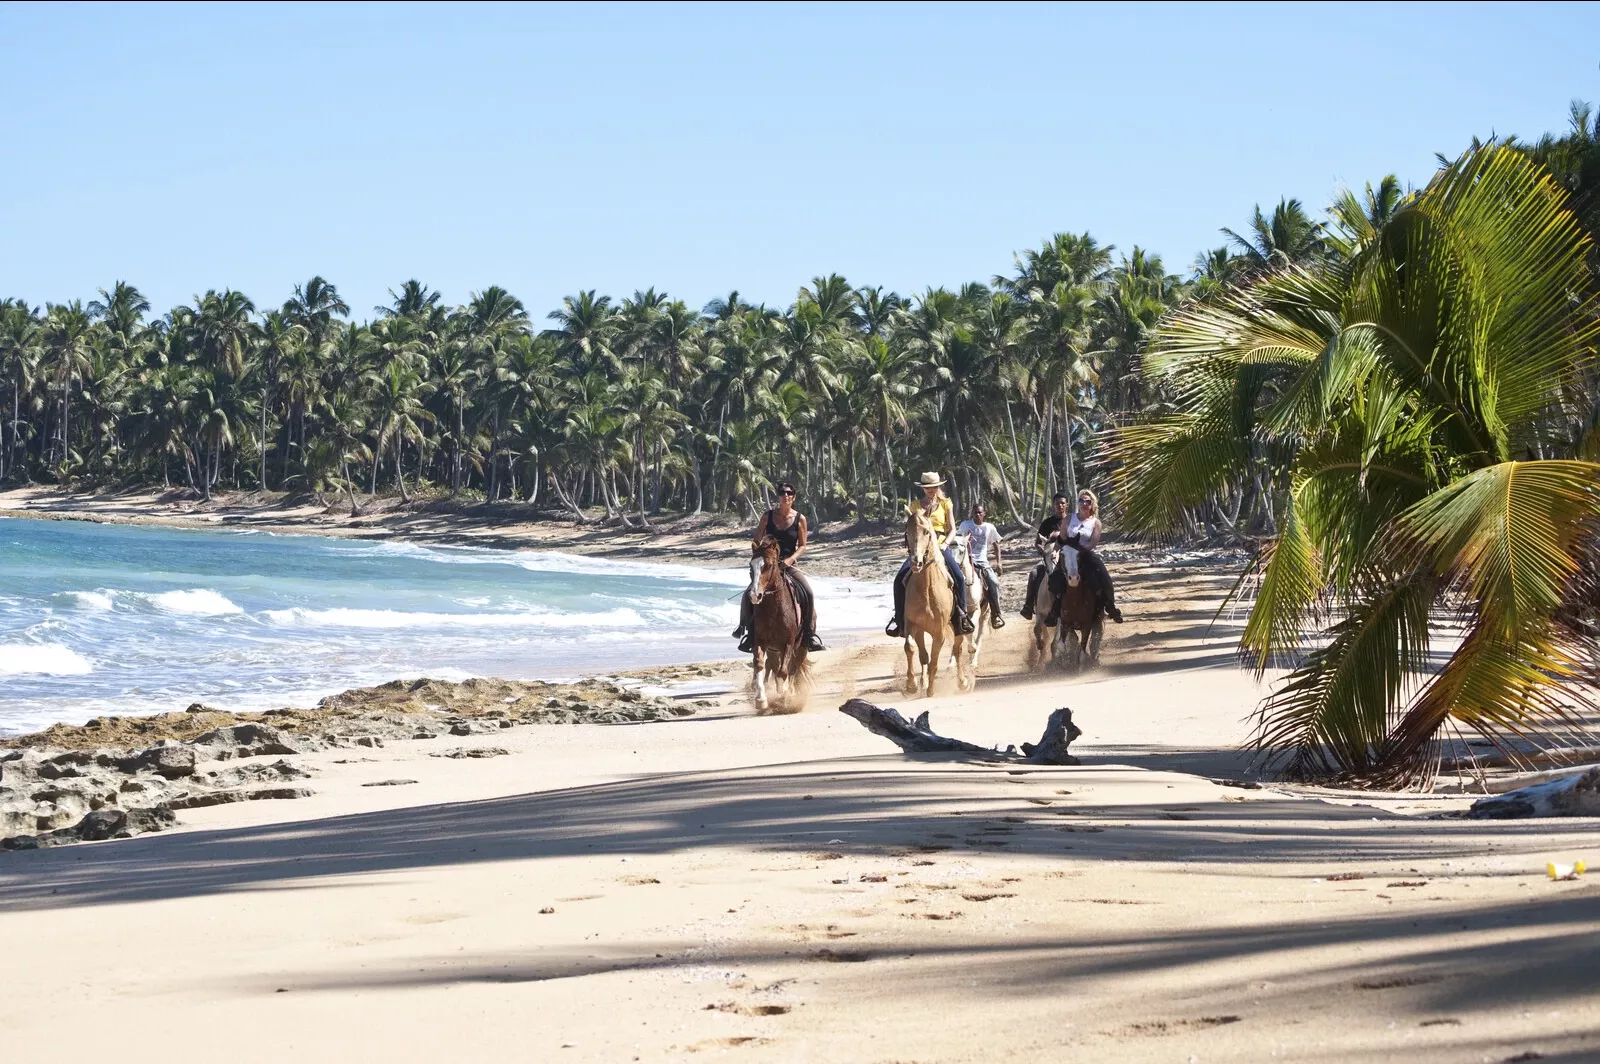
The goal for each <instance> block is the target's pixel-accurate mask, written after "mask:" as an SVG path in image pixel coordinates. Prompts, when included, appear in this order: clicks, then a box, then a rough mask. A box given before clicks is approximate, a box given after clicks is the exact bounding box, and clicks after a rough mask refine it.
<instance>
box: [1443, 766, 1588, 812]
mask: <svg viewBox="0 0 1600 1064" xmlns="http://www.w3.org/2000/svg"><path fill="white" fill-rule="evenodd" d="M1467 816H1469V817H1472V818H1474V819H1480V820H1509V819H1515V818H1520V817H1531V816H1600V765H1597V766H1596V767H1594V768H1591V769H1589V770H1588V771H1586V772H1578V773H1575V774H1573V775H1571V776H1563V777H1562V778H1560V779H1555V780H1550V781H1548V782H1545V783H1536V784H1534V785H1533V786H1531V787H1522V788H1520V789H1518V790H1515V791H1507V792H1506V793H1504V794H1496V795H1491V796H1490V797H1488V798H1479V799H1478V800H1477V801H1476V802H1473V803H1472V808H1471V809H1469V810H1467Z"/></svg>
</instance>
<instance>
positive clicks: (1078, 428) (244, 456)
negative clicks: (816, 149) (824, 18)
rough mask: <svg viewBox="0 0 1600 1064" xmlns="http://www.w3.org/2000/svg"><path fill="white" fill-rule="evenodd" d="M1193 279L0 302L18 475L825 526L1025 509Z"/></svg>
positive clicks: (311, 290) (1023, 274)
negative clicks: (538, 305) (363, 301)
mask: <svg viewBox="0 0 1600 1064" xmlns="http://www.w3.org/2000/svg"><path fill="white" fill-rule="evenodd" d="M1216 261H1217V262H1218V263H1219V264H1221V268H1223V269H1227V268H1231V266H1232V263H1233V260H1232V259H1231V258H1230V257H1229V256H1227V254H1226V253H1218V256H1217V259H1216ZM1195 288H1196V285H1195V284H1185V283H1181V282H1180V281H1179V279H1178V278H1177V277H1175V276H1173V275H1171V274H1169V273H1167V272H1166V271H1165V270H1164V268H1163V266H1162V263H1161V261H1160V259H1158V258H1155V257H1153V256H1148V255H1146V254H1144V253H1143V252H1141V251H1139V250H1138V249H1135V250H1134V252H1133V253H1132V254H1131V255H1130V256H1127V257H1125V258H1122V259H1121V260H1120V261H1117V262H1115V263H1114V262H1113V258H1112V250H1111V249H1110V248H1106V247H1102V246H1100V245H1098V244H1096V243H1095V241H1094V240H1092V239H1091V238H1090V237H1088V236H1087V235H1085V236H1058V237H1056V238H1054V239H1052V240H1051V241H1050V242H1048V243H1047V244H1046V245H1045V246H1044V247H1043V248H1041V249H1040V250H1038V251H1034V252H1029V253H1028V254H1026V255H1024V256H1022V257H1021V259H1020V261H1019V264H1018V267H1017V269H1016V272H1015V273H1014V274H1013V275H1011V276H1008V277H1003V278H996V279H995V281H994V284H993V285H992V286H985V285H982V284H970V285H967V286H965V287H964V288H963V289H962V290H961V291H959V292H950V291H946V290H944V289H933V290H929V291H927V292H924V293H922V294H921V295H919V296H917V297H915V298H911V299H906V298H902V297H901V296H899V295H897V294H894V293H890V292H884V291H882V290H879V289H871V288H854V287H852V286H851V285H849V284H848V283H847V282H846V281H845V280H844V279H843V278H841V277H838V276H829V277H822V278H817V279H816V280H815V281H813V282H812V284H810V285H809V286H807V287H805V288H803V289H801V291H800V293H799V297H798V299H797V300H796V301H795V303H794V305H793V306H791V307H789V308H788V309H787V310H785V311H777V310H773V309H771V308H768V307H764V306H752V305H750V304H749V303H747V302H745V301H743V300H741V299H740V298H739V295H738V293H737V292H735V293H732V294H730V295H728V296H727V297H726V298H724V299H718V300H714V301H713V302H711V303H710V304H708V305H707V306H705V307H704V308H703V309H701V310H698V311H697V310H695V309H693V308H690V307H688V306H686V305H685V304H684V303H683V302H681V301H678V300H672V299H670V298H668V297H667V296H666V295H664V294H660V293H657V292H655V291H654V290H648V291H644V292H636V293H634V295H633V296H632V297H631V298H627V299H622V300H620V301H613V300H612V299H611V298H609V297H607V296H604V295H598V294H596V293H594V292H592V291H588V292H580V293H579V294H577V295H574V296H571V297H569V298H567V299H566V300H564V301H563V305H562V307H561V308H560V309H559V310H557V311H555V312H553V313H551V314H550V315H548V318H549V321H548V323H547V324H548V326H549V327H547V328H543V329H541V328H539V327H538V326H539V325H540V324H546V323H538V322H535V321H534V320H533V318H532V317H531V316H530V314H529V312H528V311H527V309H526V308H525V307H524V305H523V304H522V303H521V302H520V301H519V300H518V299H516V298H515V297H514V296H513V295H511V294H510V293H509V292H507V291H505V290H503V289H501V288H498V287H491V288H488V289H486V290H485V291H482V292H478V293H475V294H473V295H472V298H471V299H470V301H469V302H468V303H467V304H466V305H464V306H459V307H453V308H452V307H447V306H445V305H444V303H443V301H442V300H441V298H440V294H439V293H437V292H434V291H431V290H429V289H428V288H427V287H426V286H425V285H423V284H421V283H419V282H416V281H408V282H406V283H405V284H404V285H402V286H401V287H400V288H399V289H398V290H397V291H395V292H394V302H393V304H392V305H390V306H387V307H383V308H379V309H378V310H377V312H376V316H375V317H374V318H373V319H372V320H371V321H369V322H365V323H360V324H357V323H353V322H350V321H348V320H346V318H345V315H347V314H348V313H349V309H350V308H349V307H348V306H346V304H345V303H344V301H343V300H342V299H341V298H340V296H339V292H338V290H337V288H336V287H335V286H334V285H333V284H331V283H329V282H327V281H325V280H323V279H322V278H320V277H314V278H312V279H311V280H309V281H307V282H306V283H305V284H304V285H301V286H297V287H296V288H295V290H294V293H293V295H292V297H291V298H290V299H289V300H288V301H287V302H285V303H284V304H283V305H282V306H281V307H278V308H273V309H266V308H258V307H257V306H256V305H255V304H254V303H253V302H252V301H251V300H250V299H248V298H247V297H246V296H245V295H244V294H243V293H240V292H236V291H231V290H222V291H211V292H207V293H205V294H204V295H203V296H200V297H199V298H197V299H196V300H195V301H194V303H193V305H187V306H180V307H175V308H173V309H171V310H170V311H168V312H167V313H166V314H165V315H163V316H161V317H159V318H154V319H152V318H151V317H150V306H149V304H148V302H147V301H146V300H145V299H144V298H143V297H142V296H141V295H140V293H139V291H138V290H137V289H136V288H134V287H132V286H130V285H128V284H124V283H118V284H116V285H115V286H113V287H112V288H109V289H104V290H101V292H100V293H99V296H98V298H97V299H95V300H92V301H90V302H88V303H86V304H85V303H80V302H77V301H74V302H70V303H63V304H50V305H48V306H46V307H45V308H43V310H35V309H32V308H30V307H28V306H26V305H25V304H23V303H21V302H9V303H7V304H5V305H4V308H3V311H0V314H3V326H0V329H3V332H0V345H3V346H0V381H3V382H4V383H3V384H0V388H3V389H4V393H3V394H4V397H5V402H6V406H7V407H8V411H7V413H8V414H9V416H8V417H7V418H6V424H5V433H4V440H3V446H0V479H3V480H4V481H7V482H10V483H18V482H21V481H24V480H30V479H32V480H43V481H49V482H56V483H78V482H85V483H94V484H113V483H135V482H147V483H148V482H164V483H169V484H172V483H177V484H182V485H186V486H188V487H190V488H192V489H194V490H195V491H196V492H197V493H200V494H202V495H205V496H207V497H209V495H210V494H211V492H213V491H215V490H218V489H219V488H226V489H229V490H238V489H245V490H254V489H267V490H273V491H277V490H288V491H330V490H338V491H344V492H346V493H348V494H349V496H350V499H351V502H352V505H354V504H356V502H357V498H358V496H359V495H360V494H361V493H372V492H376V491H380V490H384V491H388V490H393V491H397V492H399V493H400V495H401V496H403V497H404V496H408V495H409V494H410V493H412V492H417V491H429V492H447V493H449V494H450V495H452V496H457V495H463V494H465V495H468V496H470V497H476V498H482V499H487V500H491V501H492V500H500V499H519V500H528V501H533V502H537V503H544V504H547V505H549V506H550V507H553V508H554V507H559V508H561V509H564V510H566V511H568V512H570V513H572V514H574V515H584V514H586V513H589V512H598V511H600V510H603V511H604V513H605V514H606V516H607V517H613V518H617V517H620V518H622V519H623V520H627V519H629V518H628V515H629V514H630V513H631V514H634V515H638V516H639V517H640V518H644V519H647V518H646V517H645V515H648V514H650V513H654V512H656V511H658V510H660V509H661V508H663V507H669V508H673V509H684V510H701V509H712V510H720V509H723V508H724V507H727V506H729V505H733V506H737V507H740V508H743V509H746V510H748V509H749V508H751V507H753V506H755V505H757V500H758V499H759V497H760V496H761V495H762V494H763V492H764V491H765V490H767V489H768V488H769V486H770V483H771V482H772V481H773V480H776V479H780V478H791V479H794V480H796V481H797V482H798V483H800V485H801V486H802V489H803V490H804V492H805V494H806V497H807V500H808V505H810V506H812V507H813V508H815V509H816V510H818V511H820V512H821V513H822V514H824V515H828V516H845V515H849V514H857V515H871V514H874V513H878V512H881V511H882V510H883V508H884V507H885V506H887V505H888V504H889V502H890V501H891V500H893V499H894V498H896V497H898V496H899V495H901V494H903V486H904V483H905V481H906V479H907V477H906V473H907V471H908V470H920V469H923V468H937V467H944V468H948V469H950V470H952V471H953V472H955V474H956V475H957V476H958V478H959V483H960V485H961V488H962V491H963V493H964V494H970V495H972V496H976V495H978V494H981V493H985V492H987V491H990V490H994V491H998V492H1000V493H1002V494H1003V496H1004V498H1005V500H1006V501H1007V502H1008V503H1009V504H1010V505H1011V506H1012V507H1013V509H1014V510H1015V512H1016V513H1018V514H1019V515H1026V514H1028V513H1031V512H1032V511H1033V510H1034V509H1035V508H1036V507H1037V506H1038V504H1039V500H1040V496H1041V494H1042V493H1044V492H1046V491H1047V490H1049V488H1050V487H1051V486H1052V485H1054V484H1056V483H1057V482H1058V481H1061V480H1065V481H1067V482H1070V481H1071V480H1072V479H1073V476H1074V474H1075V472H1079V473H1081V470H1082V463H1083V460H1084V456H1085V454H1086V453H1088V451H1089V449H1091V448H1092V444H1093V441H1094V439H1095V437H1096V433H1097V432H1098V431H1099V430H1100V428H1101V427H1102V426H1103V425H1105V424H1106V423H1108V421H1109V420H1110V419H1112V418H1113V417H1114V416H1115V415H1116V414H1117V413H1119V412H1124V411H1130V410H1137V409H1138V408H1139V407H1140V406H1141V405H1142V404H1143V403H1144V402H1145V399H1146V397H1145V395H1144V391H1143V389H1142V387H1141V384H1140V381H1139V377H1138V374H1137V368H1138V360H1139V356H1140V352H1141V351H1142V350H1143V349H1144V347H1145V345H1146V343H1147V341H1148V337H1149V335H1150V332H1151V330H1152V328H1153V327H1154V326H1155V324H1156V322H1157V321H1158V320H1159V319H1160V317H1161V315H1162V314H1163V312H1165V311H1166V310H1167V309H1169V308H1170V307H1171V306H1173V305H1174V304H1175V303H1177V302H1178V301H1180V300H1181V299H1183V298H1185V297H1186V295H1187V294H1188V293H1189V292H1191V291H1192V290H1194V289H1195Z"/></svg>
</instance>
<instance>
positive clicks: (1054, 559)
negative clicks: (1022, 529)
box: [1028, 544, 1105, 672]
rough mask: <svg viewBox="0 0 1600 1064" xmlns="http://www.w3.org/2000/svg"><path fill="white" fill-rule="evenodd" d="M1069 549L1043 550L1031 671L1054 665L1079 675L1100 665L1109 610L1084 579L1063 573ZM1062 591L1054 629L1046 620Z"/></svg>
mask: <svg viewBox="0 0 1600 1064" xmlns="http://www.w3.org/2000/svg"><path fill="white" fill-rule="evenodd" d="M1065 549H1067V548H1064V547H1063V548H1060V549H1058V550H1052V549H1051V548H1050V545H1049V544H1046V545H1045V546H1043V547H1041V548H1040V550H1039V553H1040V555H1041V556H1042V557H1043V559H1044V563H1045V579H1043V580H1041V581H1039V590H1038V592H1037V593H1036V594H1035V595H1034V602H1033V644H1032V646H1030V647H1029V648H1028V667H1029V668H1030V669H1035V670H1037V669H1040V668H1042V667H1044V665H1045V663H1046V662H1051V661H1053V662H1056V663H1057V664H1059V665H1060V666H1061V667H1062V668H1064V669H1066V670H1068V671H1070V672H1078V671H1080V670H1082V669H1084V668H1085V667H1088V666H1093V665H1098V664H1099V663H1100V639H1101V636H1102V634H1103V629H1104V626H1105V606H1104V603H1102V602H1101V601H1100V596H1099V595H1097V594H1095V593H1094V591H1093V590H1092V589H1091V588H1090V587H1089V586H1088V585H1087V584H1085V583H1084V582H1083V578H1082V576H1081V575H1080V576H1079V577H1078V579H1076V580H1073V579H1071V578H1069V577H1068V576H1067V574H1066V573H1065V572H1063V571H1061V560H1062V559H1061V554H1060V551H1061V550H1065ZM1052 585H1054V586H1052ZM1058 588H1059V589H1060V592H1061V618H1060V620H1059V621H1057V622H1056V625H1055V627H1054V628H1050V627H1048V626H1046V624H1045V623H1044V619H1045V618H1046V617H1048V616H1049V615H1050V609H1051V607H1052V606H1053V605H1054V604H1055V594H1056V589H1058Z"/></svg>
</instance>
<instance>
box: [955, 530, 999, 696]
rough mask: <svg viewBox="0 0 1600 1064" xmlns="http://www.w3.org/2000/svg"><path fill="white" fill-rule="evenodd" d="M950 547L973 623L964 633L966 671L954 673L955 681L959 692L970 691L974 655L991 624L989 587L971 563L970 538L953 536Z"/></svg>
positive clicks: (973, 682)
mask: <svg viewBox="0 0 1600 1064" xmlns="http://www.w3.org/2000/svg"><path fill="white" fill-rule="evenodd" d="M950 549H951V550H952V551H954V553H955V556H956V563H957V564H958V565H960V567H961V578H962V580H963V581H965V582H966V585H967V615H968V616H969V617H971V618H972V622H973V631H972V634H971V635H969V636H967V650H968V657H967V662H966V670H965V672H964V673H963V672H958V673H957V676H956V684H957V686H959V687H960V688H961V689H962V690H963V691H970V690H972V689H973V688H974V687H975V686H977V683H978V655H979V654H980V653H981V652H982V651H983V633H984V632H986V631H988V630H989V627H990V625H992V624H993V623H994V607H992V606H990V605H989V594H988V592H989V589H988V588H987V587H985V586H984V583H983V577H981V576H979V575H978V569H977V566H975V565H973V564H972V539H971V537H970V536H957V537H956V538H955V540H954V541H953V542H952V543H951V544H950Z"/></svg>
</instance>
